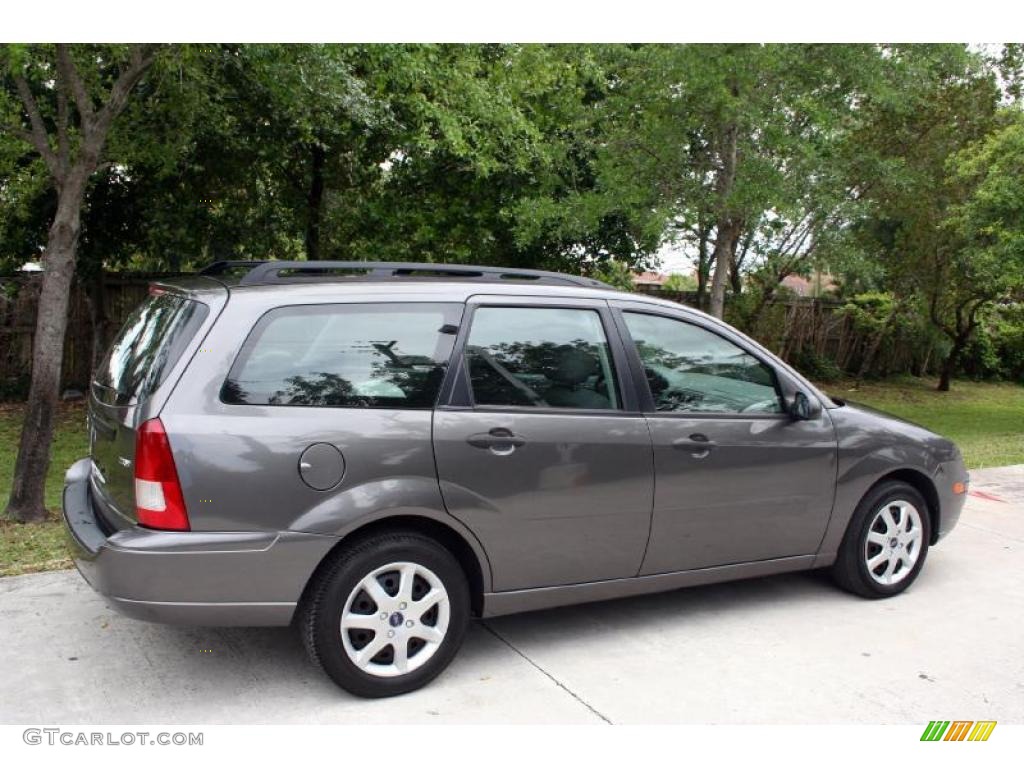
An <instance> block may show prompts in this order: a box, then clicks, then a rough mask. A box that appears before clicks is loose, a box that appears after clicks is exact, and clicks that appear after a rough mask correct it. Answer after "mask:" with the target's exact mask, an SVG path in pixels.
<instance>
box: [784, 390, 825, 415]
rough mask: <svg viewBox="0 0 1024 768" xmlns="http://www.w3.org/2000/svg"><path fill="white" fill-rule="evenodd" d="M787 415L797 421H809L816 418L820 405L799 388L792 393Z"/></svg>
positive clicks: (819, 411)
mask: <svg viewBox="0 0 1024 768" xmlns="http://www.w3.org/2000/svg"><path fill="white" fill-rule="evenodd" d="M788 405H789V415H790V416H792V417H793V418H794V419H797V420H798V421H809V420H811V419H816V418H817V417H818V415H819V414H820V413H821V406H820V405H818V404H816V403H812V402H811V398H809V397H808V396H807V394H806V393H805V392H803V391H801V390H799V389H798V390H797V391H796V392H794V393H793V397H792V398H791V399H790V401H789V403H788Z"/></svg>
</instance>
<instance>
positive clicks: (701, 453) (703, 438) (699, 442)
mask: <svg viewBox="0 0 1024 768" xmlns="http://www.w3.org/2000/svg"><path fill="white" fill-rule="evenodd" d="M672 447H673V448H675V449H677V450H680V451H690V452H691V453H692V454H693V455H694V457H695V458H698V459H703V458H704V457H705V456H707V455H708V454H709V453H711V451H712V450H713V449H714V448H715V443H714V441H712V440H709V439H708V436H707V435H705V434H702V433H700V432H696V433H694V434H692V435H690V436H689V437H681V438H679V439H678V440H673V441H672Z"/></svg>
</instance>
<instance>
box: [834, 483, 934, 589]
mask: <svg viewBox="0 0 1024 768" xmlns="http://www.w3.org/2000/svg"><path fill="white" fill-rule="evenodd" d="M930 540H931V518H930V517H929V515H928V504H927V502H926V501H925V500H924V498H923V497H922V496H921V494H920V493H919V492H918V490H917V489H916V488H914V487H913V486H912V485H909V484H907V483H904V482H900V481H890V482H885V483H882V484H880V485H878V486H876V487H875V488H872V489H871V490H870V491H869V492H868V493H867V495H865V497H864V498H863V499H862V500H861V502H860V504H859V505H858V506H857V510H856V511H855V512H854V514H853V517H852V518H851V520H850V525H849V527H848V528H847V530H846V536H845V537H844V538H843V543H842V545H841V546H840V549H839V556H838V558H837V559H836V562H835V565H833V566H832V575H833V577H834V578H835V580H836V581H837V582H838V583H839V585H840V586H841V587H843V588H844V589H847V590H849V591H850V592H853V593H855V594H858V595H861V596H863V597H869V598H881V597H892V596H893V595H898V594H899V593H900V592H902V591H903V590H905V589H906V588H907V587H909V586H910V585H911V584H912V583H913V582H914V580H915V579H916V578H917V575H918V574H919V573H920V572H921V568H922V567H923V566H924V560H925V557H926V556H927V554H928V543H929V541H930Z"/></svg>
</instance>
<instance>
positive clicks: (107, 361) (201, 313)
mask: <svg viewBox="0 0 1024 768" xmlns="http://www.w3.org/2000/svg"><path fill="white" fill-rule="evenodd" d="M209 311H210V310H209V308H208V307H207V306H206V305H205V304H203V303H201V302H198V301H192V300H191V299H186V298H184V297H183V296H178V295H176V294H172V293H160V294H157V295H155V296H150V297H149V298H148V299H147V300H146V301H144V302H143V303H142V304H141V305H140V306H139V308H138V309H136V310H135V312H134V313H132V315H131V317H129V318H128V320H127V322H125V324H124V327H122V328H121V332H120V333H119V334H118V335H117V338H116V339H114V343H113V344H112V345H111V347H110V350H109V351H108V352H107V355H106V357H104V358H103V362H102V363H100V365H99V367H98V368H97V370H96V377H95V379H94V381H93V384H94V387H93V389H94V392H95V393H96V396H97V398H98V399H99V400H100V401H102V402H105V403H110V404H115V405H126V404H130V403H138V402H142V401H143V400H145V399H146V398H148V397H149V396H150V395H151V394H152V393H153V391H154V390H156V388H157V387H158V386H160V384H162V383H163V381H164V379H165V378H167V374H168V373H170V371H171V368H173V367H174V364H175V363H176V362H177V361H178V358H179V357H181V353H182V352H184V351H185V347H186V346H187V345H188V343H189V341H191V340H192V337H193V336H195V334H196V332H197V331H198V330H199V328H200V326H202V324H203V321H204V320H205V319H206V316H207V314H209Z"/></svg>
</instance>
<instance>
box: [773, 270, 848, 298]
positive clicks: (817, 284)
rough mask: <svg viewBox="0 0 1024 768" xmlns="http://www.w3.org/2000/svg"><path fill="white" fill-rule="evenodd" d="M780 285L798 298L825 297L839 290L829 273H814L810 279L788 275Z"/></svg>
mask: <svg viewBox="0 0 1024 768" xmlns="http://www.w3.org/2000/svg"><path fill="white" fill-rule="evenodd" d="M779 285H781V286H782V287H783V288H787V289H789V290H790V291H792V292H793V293H795V294H796V295H797V296H825V295H827V294H833V293H835V292H836V291H838V290H839V286H838V285H837V284H836V281H835V280H833V279H832V275H830V274H828V273H827V272H812V273H811V276H810V277H801V276H800V275H787V276H786V277H784V278H782V282H780V283H779Z"/></svg>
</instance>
